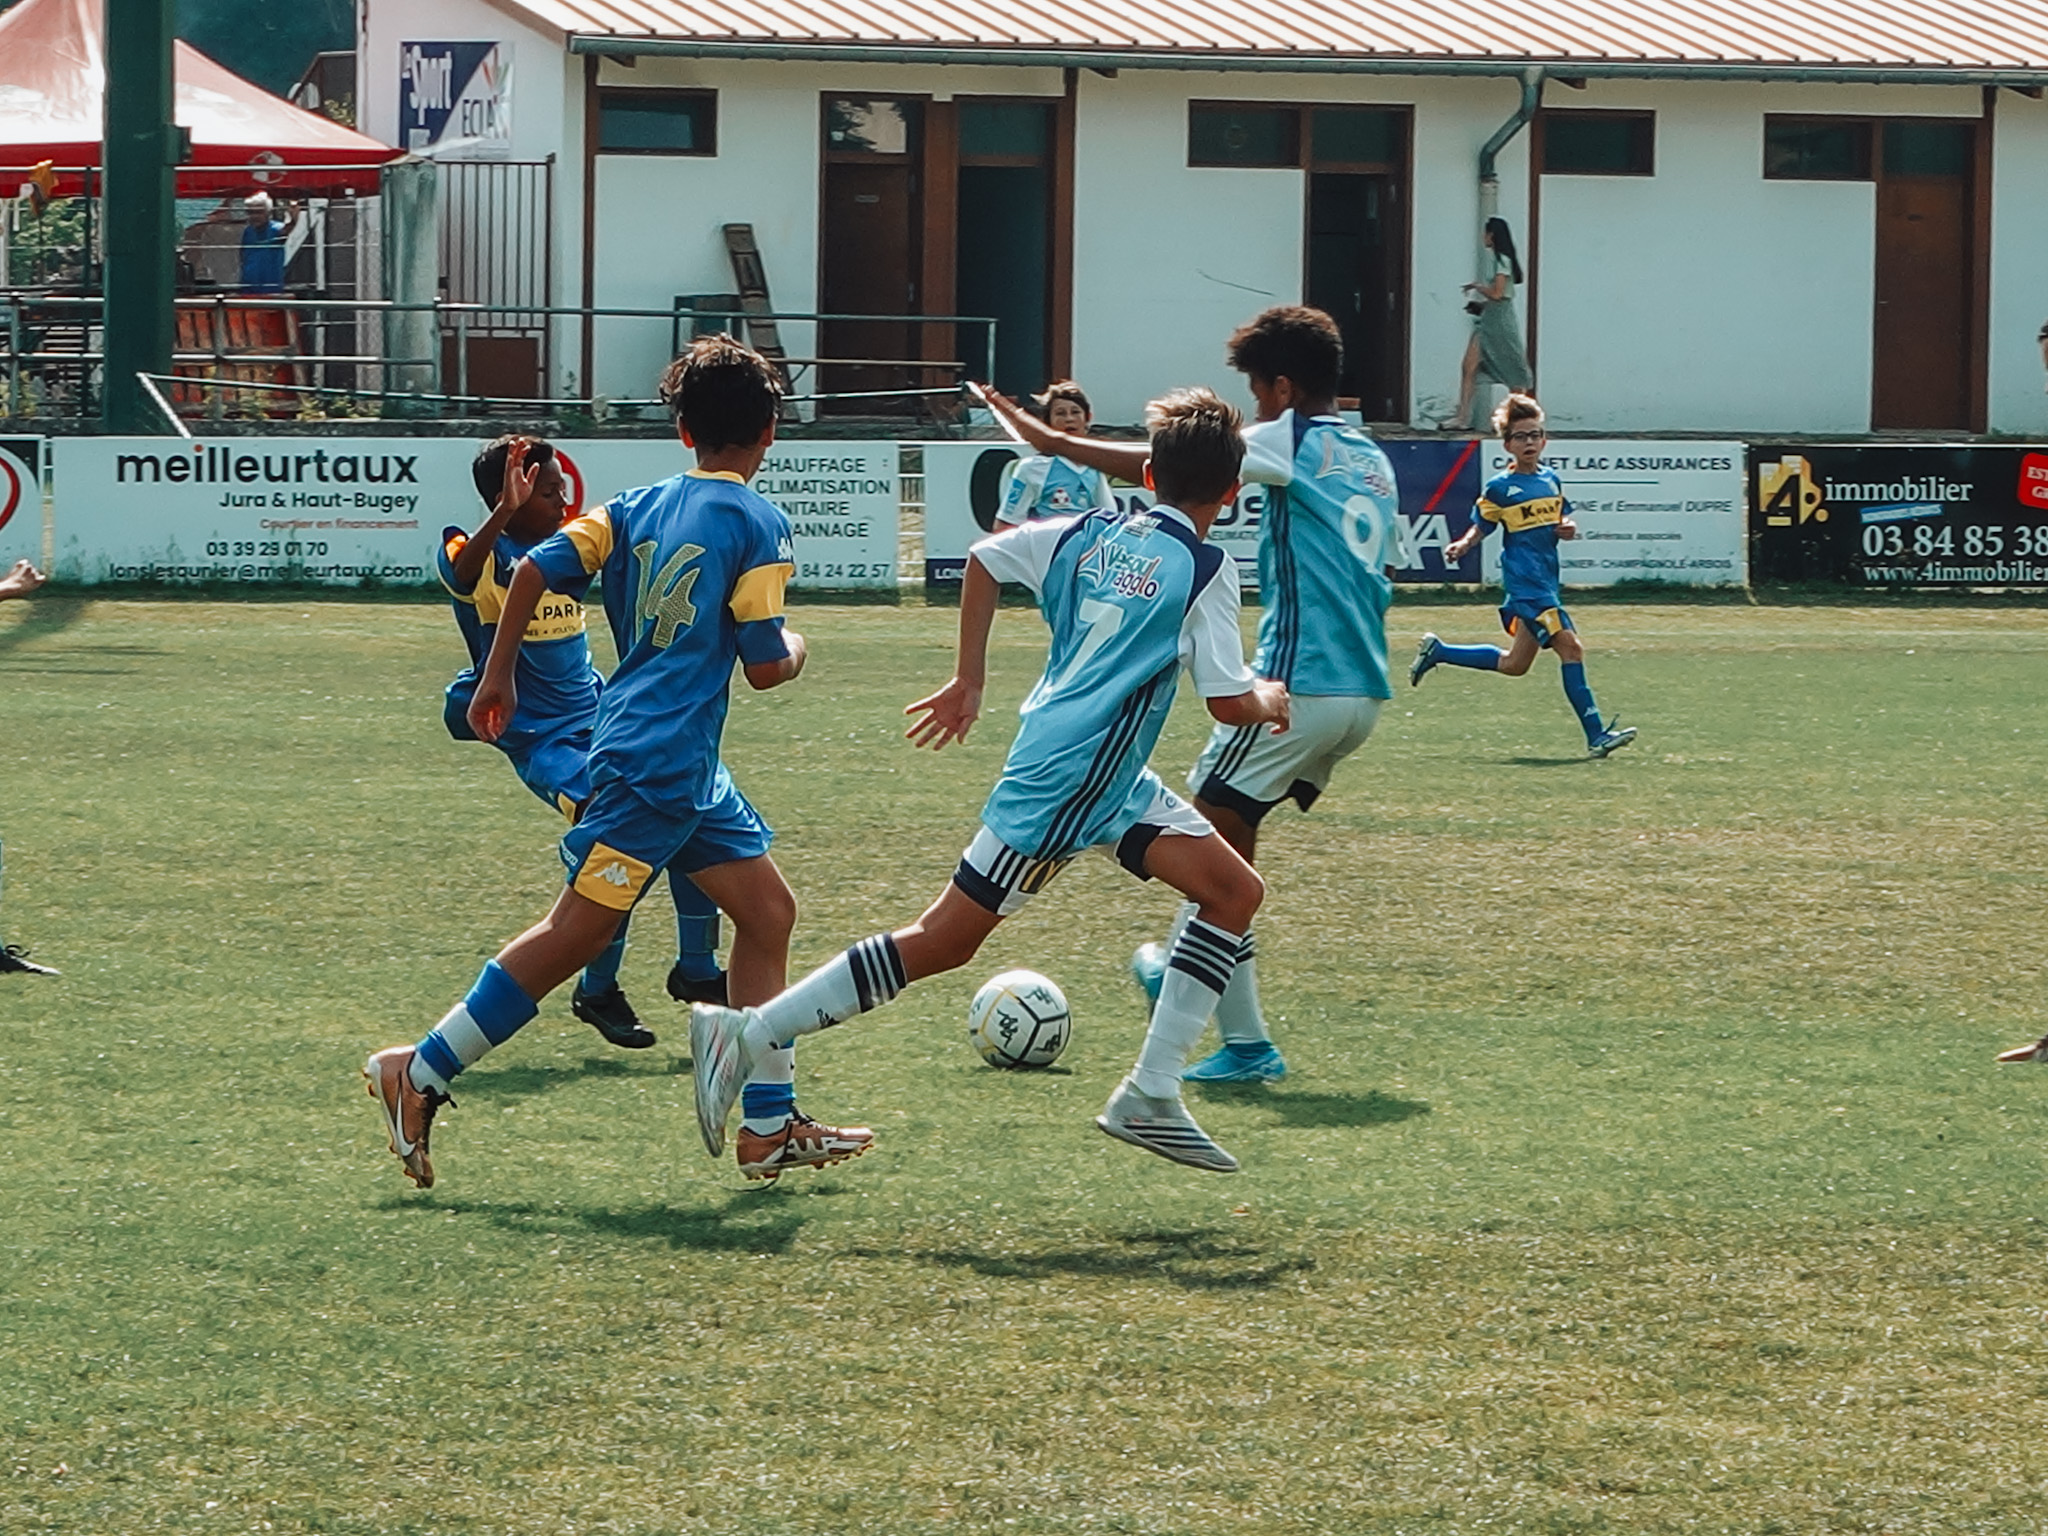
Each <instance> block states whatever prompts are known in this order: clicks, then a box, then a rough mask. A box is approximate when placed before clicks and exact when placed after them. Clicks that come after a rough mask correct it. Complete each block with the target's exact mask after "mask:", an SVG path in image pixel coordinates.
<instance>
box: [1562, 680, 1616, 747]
mask: <svg viewBox="0 0 2048 1536" xmlns="http://www.w3.org/2000/svg"><path fill="white" fill-rule="evenodd" d="M1558 671H1559V673H1560V674H1561V675H1562V676H1563V678H1564V696H1565V697H1566V698H1568V699H1570V700H1571V701H1572V712H1573V713H1574V714H1576V715H1577V716H1578V717H1579V724H1580V725H1582V726H1584V727H1585V728H1586V745H1588V746H1591V745H1592V744H1593V743H1594V742H1596V741H1598V740H1599V739H1600V733H1601V732H1602V731H1604V730H1606V729H1607V727H1606V726H1604V725H1602V724H1601V723H1600V710H1599V708H1598V706H1597V705H1595V704H1594V703H1593V690H1592V689H1591V688H1589V687H1587V686H1586V664H1585V663H1584V662H1583V661H1568V662H1566V663H1564V665H1563V666H1561V667H1559V668H1558Z"/></svg>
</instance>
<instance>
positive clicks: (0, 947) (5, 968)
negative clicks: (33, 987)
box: [0, 944, 64, 976]
mask: <svg viewBox="0 0 2048 1536" xmlns="http://www.w3.org/2000/svg"><path fill="white" fill-rule="evenodd" d="M10 971H14V972H19V973H20V974H21V975H23V976H61V975H63V974H64V973H63V972H62V971H60V970H58V969H57V968H56V967H55V966H54V965H37V964H36V963H35V961H33V960H31V959H29V957H28V951H27V950H25V949H23V948H22V947H21V946H20V945H19V944H0V976H5V975H6V974H7V973H8V972H10Z"/></svg>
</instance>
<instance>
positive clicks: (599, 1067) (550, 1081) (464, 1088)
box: [455, 1048, 690, 1099]
mask: <svg viewBox="0 0 2048 1536" xmlns="http://www.w3.org/2000/svg"><path fill="white" fill-rule="evenodd" d="M689 1070H690V1058H689V1057H687V1056H671V1055H669V1054H668V1053H667V1052H664V1051H659V1050H655V1049H651V1048H650V1049H648V1050H644V1051H634V1052H631V1053H630V1054H628V1053H626V1052H621V1053H620V1054H618V1055H616V1056H586V1057H584V1058H583V1060H582V1061H580V1062H578V1063H576V1064H575V1065H574V1066H561V1067H540V1066H535V1067H505V1068H502V1069H500V1070H498V1071H494V1072H480V1073H477V1074H475V1075H474V1076H465V1077H464V1078H463V1080H462V1081H461V1082H460V1083H458V1084H456V1089H455V1092H456V1096H457V1097H458V1098H475V1099H516V1098H522V1097H524V1096H526V1095H528V1094H534V1093H552V1092H553V1091H554V1090H555V1089H557V1088H565V1087H567V1086H568V1085H569V1084H571V1083H580V1082H582V1081H583V1080H584V1079H585V1078H589V1077H607V1078H626V1077H680V1076H682V1075H683V1074H685V1073H687V1072H688V1071H689Z"/></svg>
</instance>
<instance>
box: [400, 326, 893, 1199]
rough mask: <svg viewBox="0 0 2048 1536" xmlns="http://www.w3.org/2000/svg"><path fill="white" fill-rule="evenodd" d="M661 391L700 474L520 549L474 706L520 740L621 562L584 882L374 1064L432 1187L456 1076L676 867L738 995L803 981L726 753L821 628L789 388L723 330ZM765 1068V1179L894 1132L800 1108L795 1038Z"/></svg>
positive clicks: (474, 713) (765, 993) (785, 907)
mask: <svg viewBox="0 0 2048 1536" xmlns="http://www.w3.org/2000/svg"><path fill="white" fill-rule="evenodd" d="M662 396H663V398H664V400H665V401H667V403H668V405H669V408H670V410H671V412H672V414H673V415H674V416H675V419H676V429H677V435H678V436H679V437H680V438H681V439H682V441H683V443H684V445H685V446H686V447H689V448H692V449H694V450H695V452H696V456H697V467H696V468H695V469H693V470H691V471H689V472H687V473H685V474H681V475H678V476H676V477H675V478H674V479H671V480H665V481H663V482H662V483H661V484H659V485H655V486H649V487H647V488H646V489H644V490H638V491H628V492H626V493H625V494H623V495H620V496H616V497H614V498H612V500H611V501H610V502H609V503H607V504H606V505H604V506H601V507H598V508H596V509H595V510H593V511H591V512H587V513H585V514H584V515H583V516H581V517H578V518H576V519H574V520H573V521H571V522H570V523H568V524H567V525H566V526H564V527H563V528H562V530H561V531H560V532H558V533H556V534H554V535H552V536H551V537H549V538H547V539H545V540H543V541H542V542H541V543H540V544H538V545H536V546H535V547H534V548H533V549H532V551H530V552H529V553H528V554H527V555H526V557H525V558H524V559H522V560H521V561H520V562H519V564H518V566H517V567H516V568H515V569H514V571H513V575H512V582H511V585H510V587H509V588H508V589H507V591H506V593H505V598H504V608H503V612H502V614H501V616H500V620H499V624H498V628H497V633H496V635H495V636H494V637H493V639H492V643H491V649H490V653H489V655H488V656H487V658H486V660H485V663H484V669H483V673H482V675H481V676H480V677H479V678H478V679H477V682H476V687H475V690H474V693H473V696H472V697H471V699H470V703H469V715H468V718H469V724H470V726H471V728H472V729H473V730H474V731H475V732H476V734H477V736H478V737H479V738H480V739H482V740H484V741H489V742H496V741H498V740H500V739H501V738H502V737H503V736H504V735H505V733H506V731H507V730H508V729H511V728H512V727H513V726H514V723H515V722H516V721H517V720H518V719H519V707H520V698H519V685H518V670H517V668H518V659H519V653H520V650H521V648H522V645H523V643H524V640H525V637H526V634H527V626H528V624H529V622H530V621H531V620H532V618H533V616H534V614H535V612H536V611H537V610H538V609H539V608H540V606H541V604H542V602H543V600H544V598H545V597H546V595H547V592H548V590H549V588H551V587H552V588H554V589H555V590H557V591H559V590H560V589H561V588H562V587H564V586H568V585H573V584H574V583H576V582H579V581H587V580H588V579H589V578H590V577H592V576H594V575H600V574H601V576H602V580H603V583H604V595H605V613H606V617H607V618H608V619H609V620H610V621H611V625H612V633H613V636H614V638H615V639H616V641H617V642H618V652H619V667H618V670H617V671H616V672H614V673H613V674H612V678H611V681H610V682H609V683H608V684H607V685H606V686H605V689H604V694H603V697H602V699H601V700H600V702H599V704H598V709H597V721H596V725H595V727H594V728H593V730H592V732H591V742H590V756H589V762H590V784H591V795H590V800H589V803H588V804H587V805H586V806H585V807H584V809H583V814H582V815H581V816H580V817H579V818H578V819H577V821H576V823H575V825H574V826H572V827H571V828H570V829H569V831H568V833H567V834H566V835H565V836H564V837H563V839H562V862H563V863H564V864H565V865H566V866H567V869H568V885H567V889H565V890H564V891H563V892H562V894H561V896H560V897H559V898H558V899H557V901H556V902H555V905H554V908H553V910H552V911H550V912H549V913H548V915H547V916H546V917H545V918H543V919H542V920H541V921H540V922H539V923H537V924H536V925H535V926H534V927H532V928H529V929H528V930H527V931H526V932H525V933H523V934H521V935H520V936H519V937H518V938H516V939H514V940H513V941H512V942H511V943H510V944H508V945H507V946H506V947H505V948H504V950H503V951H501V952H500V953H499V955H498V957H497V958H496V959H494V960H492V961H490V962H489V963H487V964H486V965H485V966H484V968H483V971H482V973H481V974H480V975H479V976H478V977H477V979H476V983H475V985H474V986H472V987H471V988H470V990H469V994H468V996H467V997H465V998H464V999H463V1000H462V1002H461V1003H459V1004H457V1005H456V1006H455V1007H454V1008H453V1009H451V1010H450V1011H449V1013H448V1015H447V1016H446V1017H445V1018H443V1019H442V1020H441V1022H440V1023H439V1024H437V1025H435V1026H434V1028H433V1029H432V1031H430V1032H429V1033H428V1035H427V1036H426V1038H425V1039H423V1040H421V1041H420V1043H419V1044H418V1045H417V1046H393V1047H390V1048H389V1049H386V1050H382V1051H379V1052H377V1053H376V1054H375V1055H373V1056H372V1057H371V1058H370V1059H369V1061H368V1062H367V1063H366V1064H365V1066H364V1068H363V1072H364V1075H365V1076H366V1077H367V1078H368V1079H369V1090H370V1095H371V1097H372V1098H375V1099H376V1100H377V1101H378V1103H379V1105H380V1106H381V1107H382V1109H383V1111H384V1119H385V1124H386V1128H387V1129H388V1130H389V1132H390V1136H391V1150H392V1152H393V1153H395V1154H396V1155H397V1156H398V1158H399V1159H400V1161H401V1163H402V1164H403V1166H404V1169H405V1173H406V1176H407V1177H408V1178H410V1179H411V1180H412V1181H413V1182H414V1183H416V1184H418V1185H419V1186H420V1187H421V1188H422V1189H425V1188H428V1187H430V1186H431V1185H432V1184H433V1182H434V1170H433V1164H432V1163H431V1161H430V1160H429V1156H428V1133H429V1132H430V1130H431V1129H432V1126H433V1119H434V1113H435V1111H436V1110H437V1109H438V1108H439V1107H440V1106H441V1105H442V1104H445V1103H447V1102H448V1092H449V1087H450V1085H451V1084H452V1082H453V1081H454V1079H455V1077H456V1076H457V1075H458V1074H459V1073H461V1072H462V1071H464V1070H465V1069H467V1068H469V1067H472V1066H474V1065H475V1064H476V1063H477V1061H479V1060H480V1059H481V1058H482V1057H483V1056H484V1054H485V1053H486V1052H488V1051H490V1050H491V1049H493V1048H494V1047H496V1046H499V1045H503V1044H504V1043H505V1042H506V1041H507V1040H509V1039H510V1038H511V1037H512V1035H513V1034H514V1033H516V1032H517V1031H518V1029H519V1028H520V1026H521V1025H523V1024H525V1023H526V1022H527V1020H529V1019H531V1018H532V1017H533V1016H534V1014H535V1013H536V1012H537V1011H538V1007H539V1003H540V999H542V998H544V997H546V996H547V994H548V993H549V992H551V991H553V990H554V989H555V988H556V987H558V986H560V985H561V984H562V983H563V982H564V981H566V980H568V979H569V977H571V976H572V975H574V974H575V973H576V972H577V970H579V969H580V968H581V967H583V966H585V965H587V964H589V963H590V961H591V960H593V959H595V958H596V957H597V956H598V955H599V954H600V953H601V952H602V951H603V949H604V947H605V946H606V945H607V944H609V943H610V942H611V941H612V937H613V935H614V934H615V933H616V932H617V930H618V927H619V924H620V923H621V922H622V921H623V920H624V918H625V914H626V913H627V912H629V911H631V910H632V907H633V904H634V903H635V902H636V901H638V900H639V898H640V895H641V893H642V892H643V891H644V890H645V889H646V887H647V885H648V882H649V881H651V880H652V879H653V878H654V874H655V872H656V871H657V870H660V869H664V868H665V869H667V870H668V871H669V872H670V875H671V878H674V877H676V876H679V875H686V876H687V877H688V878H689V879H691V880H693V881H694V882H695V883H696V884H697V886H698V887H699V888H700V889H701V890H702V891H703V892H704V893H705V895H707V896H709V897H710V898H711V899H712V900H713V901H715V902H716V903H717V904H718V906H719V907H720V909H721V910H723V911H724V912H725V913H726V915H727V916H728V917H730V918H731V919H732V924H733V939H732V953H731V965H730V971H729V973H728V977H727V984H728V987H729V989H730V991H731V994H732V996H733V998H734V999H735V1000H736V1001H738V1002H742V1003H746V1002H756V1001H759V1000H761V999H764V998H767V997H769V996H772V995H773V994H774V993H776V992H777V991H779V990H781V988H782V985H783V982H784V980H785V979H786V977H785V973H786V970H787V967H788V963H789V934H790V929H791V928H792V927H793V926H794V924H795V921H796V900H795V898H794V897H793V896H791V894H790V891H789V887H788V885H787V884H785V883H784V881H783V878H782V874H781V871H779V870H778V869H777V868H776V867H775V861H774V860H773V859H771V858H770V857H769V856H768V844H769V841H770V838H771V836H772V834H771V833H770V832H769V830H768V826H767V824H766V823H765V822H763V821H762V820H761V817H760V815H759V814H758V813H757V812H756V811H755V810H754V808H753V806H751V805H749V804H748V803H747V800H746V797H745V796H743V795H742V794H741V793H740V792H739V790H738V789H737V788H736V787H735V786H734V784H733V781H732V778H731V775H729V774H728V773H727V772H726V770H725V766H724V764H723V763H721V762H720V761H719V743H720V739H721V737H722V734H723V731H724V726H725V715H726V708H727V703H728V698H727V694H728V690H729V688H730V686H731V679H732V671H733V667H734V665H735V663H738V665H739V666H740V669H741V671H742V673H743V675H744V676H745V677H746V679H747V682H748V684H749V685H750V686H752V687H754V688H757V689H762V688H774V687H777V686H779V685H781V684H783V683H786V682H788V681H790V680H791V679H792V678H794V677H796V676H797V674H798V673H799V672H801V671H802V670H803V664H804V644H803V640H802V638H801V637H800V636H798V635H797V634H796V633H794V632H793V631H790V630H787V629H785V628H784V625H783V622H782V595H783V588H784V586H785V585H786V584H787V582H788V580H789V576H790V572H791V569H792V565H791V558H790V555H791V550H790V528H789V519H788V518H786V517H785V516H783V514H782V512H781V511H780V510H779V509H778V508H776V507H775V506H774V505H773V504H771V503H770V502H768V501H766V500H764V499H763V498H762V497H760V496H759V495H756V494H755V493H754V492H753V491H751V490H749V489H747V484H746V482H747V481H748V480H749V479H751V478H752V477H753V475H754V473H755V471H757V470H758V469H759V468H760V467H761V461H762V459H763V458H764V457H765V456H766V455H767V452H768V449H769V447H770V445H771V444H772V443H773V442H774V441H775V422H776V417H777V413H778V412H779V410H780V408H781V399H782V390H781V385H780V383H779V379H778V375H777V374H776V373H775V371H774V369H773V367H772V366H771V365H770V364H769V363H768V362H767V361H766V360H765V359H763V358H762V357H761V356H760V355H759V354H758V353H756V352H753V351H751V350H749V349H748V348H746V347H743V346H741V345H739V344H738V343H737V342H735V341H733V340H732V339H731V338H729V337H723V336H717V337H706V338H704V339H703V340H701V341H698V342H696V343H695V344H693V345H692V347H691V348H690V350H689V351H688V352H687V353H685V354H684V355H683V356H682V357H680V358H678V359H677V360H676V361H675V363H673V364H672V365H671V366H670V368H669V371H668V373H667V375H666V376H665V377H664V379H663V381H662ZM753 1066H754V1071H753V1074H752V1080H751V1081H750V1082H749V1083H748V1084H747V1089H748V1095H749V1097H748V1104H747V1123H746V1129H745V1131H743V1133H742V1135H741V1137H740V1145H739V1161H740V1171H741V1172H742V1173H743V1174H745V1175H746V1176H747V1177H749V1178H768V1179H772V1178H775V1177H776V1176H777V1175H779V1174H780V1173H781V1172H782V1171H783V1170H784V1169H786V1168H792V1167H821V1166H823V1165H825V1164H827V1163H835V1162H838V1161H840V1160H841V1159H843V1158H847V1157H852V1156H856V1155H858V1154H859V1153H861V1152H863V1151H865V1150H866V1149H867V1146H868V1144H869V1143H870V1142H871V1141H872V1140H873V1139H874V1137H873V1133H872V1132H871V1131H869V1130H868V1129H867V1128H866V1127H864V1126H851V1127H844V1128H842V1127H837V1126H826V1125H820V1124H818V1123H817V1122H816V1121H813V1120H811V1119H809V1118H808V1117H807V1116H805V1115H803V1114H801V1113H799V1112H798V1111H797V1108H796V1090H795V1087H794V1082H795V1078H794V1058H793V1054H792V1052H791V1051H790V1050H789V1049H788V1048H787V1047H781V1046H772V1047H771V1048H770V1049H768V1050H765V1051H763V1052H760V1053H758V1055H757V1059H756V1061H755V1062H754V1063H753Z"/></svg>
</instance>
